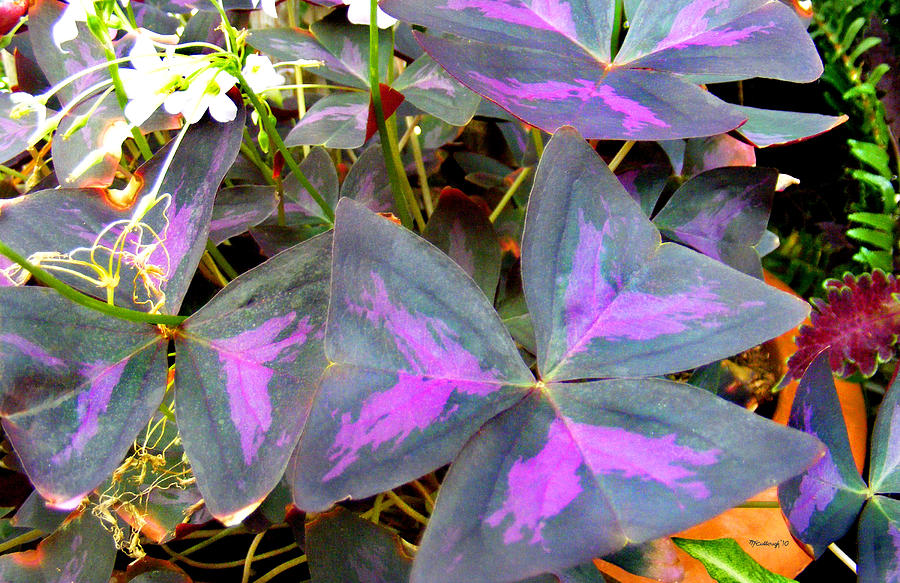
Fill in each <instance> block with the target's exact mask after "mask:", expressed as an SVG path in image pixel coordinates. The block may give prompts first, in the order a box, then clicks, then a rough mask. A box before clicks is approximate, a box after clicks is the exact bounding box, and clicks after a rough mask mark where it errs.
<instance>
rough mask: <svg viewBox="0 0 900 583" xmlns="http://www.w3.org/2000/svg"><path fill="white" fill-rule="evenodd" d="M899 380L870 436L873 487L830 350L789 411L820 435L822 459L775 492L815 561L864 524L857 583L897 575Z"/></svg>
mask: <svg viewBox="0 0 900 583" xmlns="http://www.w3.org/2000/svg"><path fill="white" fill-rule="evenodd" d="M898 401H900V380H898V377H897V375H896V374H895V376H894V379H893V380H892V382H891V385H890V388H888V391H887V394H886V395H885V397H884V400H883V401H882V402H881V405H880V406H879V407H880V408H879V412H878V417H877V418H876V420H875V428H874V429H873V431H872V441H871V446H870V447H871V450H870V453H869V480H868V485H867V484H866V483H865V482H864V481H863V479H862V477H861V476H860V474H859V471H858V470H857V468H856V465H855V463H854V461H853V455H852V454H851V452H850V442H849V439H848V437H847V427H846V425H845V424H844V419H843V415H842V414H841V406H840V402H839V401H838V398H837V391H836V390H835V387H834V378H833V377H832V372H831V366H830V365H829V354H828V351H827V350H825V351H822V352H821V353H820V354H819V355H817V356H816V357H815V359H814V360H813V361H812V364H810V365H809V367H808V368H807V370H806V372H805V374H804V375H803V378H802V379H801V380H800V385H799V387H798V389H797V396H796V397H795V400H794V405H793V408H792V409H791V417H790V422H789V423H790V425H791V427H796V428H797V429H800V430H802V431H806V432H807V433H810V434H812V435H815V436H816V437H818V438H819V439H821V440H822V442H823V443H824V444H825V445H826V446H827V447H828V452H827V453H826V455H825V457H824V458H822V459H821V460H819V462H818V463H816V464H815V465H814V466H812V467H811V468H809V469H808V470H807V471H805V472H803V473H802V474H801V475H799V476H797V477H795V478H792V479H791V480H788V481H787V482H785V483H783V484H781V485H780V486H779V487H778V499H779V501H780V502H781V505H782V508H783V509H784V512H785V515H786V516H787V519H788V523H789V525H790V528H791V532H792V533H793V534H794V536H795V537H797V539H799V540H800V541H802V542H804V543H806V544H808V545H809V546H810V547H812V550H813V552H814V553H815V554H816V556H818V555H819V554H821V553H822V551H824V549H825V548H826V547H827V546H828V545H830V544H832V543H833V542H835V541H837V540H838V539H840V538H841V537H843V536H844V535H845V534H846V533H847V531H849V530H850V528H851V527H852V526H853V524H854V523H855V522H857V520H858V521H859V526H858V529H859V536H858V542H859V564H858V571H857V572H858V575H859V581H860V583H881V582H883V581H896V580H897V579H898V578H900V501H898V500H897V499H896V495H897V494H898V493H900V439H898V434H900V403H898Z"/></svg>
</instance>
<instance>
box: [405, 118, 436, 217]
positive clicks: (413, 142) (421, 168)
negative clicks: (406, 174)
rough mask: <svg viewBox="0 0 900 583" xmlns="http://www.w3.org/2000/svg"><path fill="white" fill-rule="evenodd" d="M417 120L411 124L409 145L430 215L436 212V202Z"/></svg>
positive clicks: (426, 211) (423, 198) (426, 212)
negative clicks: (429, 179)
mask: <svg viewBox="0 0 900 583" xmlns="http://www.w3.org/2000/svg"><path fill="white" fill-rule="evenodd" d="M417 126H418V123H417V122H413V125H412V126H411V128H412V130H413V131H412V132H411V133H410V134H409V145H410V147H411V148H412V153H413V160H415V162H416V174H418V175H419V188H421V189H422V202H424V203H425V214H427V215H428V216H429V217H430V216H431V213H433V212H434V203H433V202H432V200H431V188H429V186H428V172H426V171H425V160H424V159H423V158H422V146H421V145H419V136H418V135H416V132H415V128H416V127H417Z"/></svg>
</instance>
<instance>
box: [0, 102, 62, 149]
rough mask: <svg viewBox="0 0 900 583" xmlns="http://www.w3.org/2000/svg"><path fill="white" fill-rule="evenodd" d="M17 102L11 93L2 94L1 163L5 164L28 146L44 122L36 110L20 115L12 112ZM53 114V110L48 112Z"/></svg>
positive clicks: (0, 118) (0, 124) (0, 125)
mask: <svg viewBox="0 0 900 583" xmlns="http://www.w3.org/2000/svg"><path fill="white" fill-rule="evenodd" d="M15 106H16V102H15V101H14V100H13V98H12V94H11V93H3V94H2V95H0V164H5V163H6V162H7V161H9V160H10V159H11V158H13V157H14V156H16V155H18V154H19V153H20V152H22V151H23V150H25V148H27V147H28V141H29V138H30V137H31V134H32V133H34V131H35V130H37V129H38V128H39V127H40V124H41V123H43V121H44V120H43V119H42V117H43V116H41V115H39V114H38V113H37V112H35V111H27V112H25V113H23V114H22V115H20V116H17V117H12V116H11V115H10V114H11V113H12V111H13V108H14V107H15ZM46 113H47V114H49V115H53V112H52V111H47V112H46Z"/></svg>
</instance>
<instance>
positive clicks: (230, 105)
mask: <svg viewBox="0 0 900 583" xmlns="http://www.w3.org/2000/svg"><path fill="white" fill-rule="evenodd" d="M209 114H210V115H211V116H213V119H215V120H216V121H219V122H222V123H226V122H229V121H231V120H233V119H234V118H235V117H236V116H237V107H236V106H235V105H234V102H233V101H232V100H231V98H229V97H228V95H226V94H225V93H220V94H218V95H215V96H211V99H210V100H209Z"/></svg>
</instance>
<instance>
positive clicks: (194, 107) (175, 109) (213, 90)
mask: <svg viewBox="0 0 900 583" xmlns="http://www.w3.org/2000/svg"><path fill="white" fill-rule="evenodd" d="M236 82H237V79H236V78H235V77H234V76H233V75H231V74H230V73H226V72H225V71H223V70H221V69H215V68H209V69H206V70H204V71H202V72H200V73H199V74H198V75H197V76H196V77H195V78H194V79H193V80H192V81H191V84H190V85H189V86H188V88H187V89H186V90H184V91H176V92H175V93H172V94H171V95H169V96H168V97H166V99H165V102H164V105H165V108H166V111H168V112H169V113H171V114H176V113H180V114H181V115H183V116H184V121H185V122H186V123H189V124H191V123H197V122H198V121H200V118H201V117H203V114H204V113H205V112H206V110H207V109H208V110H209V114H210V115H211V116H213V118H214V119H215V120H216V121H220V122H223V123H224V122H229V121H231V120H233V119H234V118H235V116H236V115H237V107H236V106H235V105H234V102H233V101H231V99H230V98H229V97H228V95H226V93H227V92H228V90H229V89H231V88H232V87H234V84H235V83H236Z"/></svg>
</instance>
